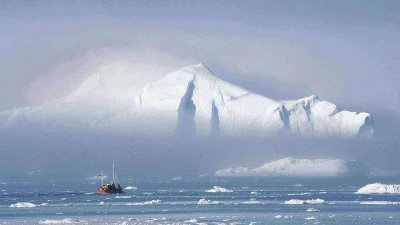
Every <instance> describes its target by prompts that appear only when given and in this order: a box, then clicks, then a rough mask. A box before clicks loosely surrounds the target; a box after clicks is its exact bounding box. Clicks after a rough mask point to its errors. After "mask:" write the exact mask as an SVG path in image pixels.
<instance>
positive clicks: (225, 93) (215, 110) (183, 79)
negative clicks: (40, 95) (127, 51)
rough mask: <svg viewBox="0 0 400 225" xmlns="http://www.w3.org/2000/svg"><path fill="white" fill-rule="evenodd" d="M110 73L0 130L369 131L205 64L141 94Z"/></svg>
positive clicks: (16, 114) (366, 120)
mask: <svg viewBox="0 0 400 225" xmlns="http://www.w3.org/2000/svg"><path fill="white" fill-rule="evenodd" d="M113 73H123V71H122V72H121V70H118V68H117V69H108V70H107V72H104V71H102V70H100V71H99V72H98V73H96V74H94V75H92V76H90V77H89V78H87V79H86V80H85V81H84V82H83V83H82V85H81V86H80V88H79V89H78V90H76V91H75V92H73V93H72V94H71V95H69V96H67V97H65V98H61V99H58V100H55V101H50V102H46V103H43V104H41V105H37V106H32V107H24V108H19V109H14V110H8V111H3V112H0V128H1V129H2V130H4V129H13V130H15V129H26V128H31V127H37V126H40V127H45V128H46V127H52V128H59V127H63V128H74V129H90V130H96V131H98V130H102V131H107V132H123V133H125V134H126V133H143V134H152V135H167V136H183V137H188V138H189V137H228V138H230V137H241V138H245V137H256V138H267V137H272V136H278V135H281V134H291V135H299V136H303V137H304V136H305V137H342V138H349V137H356V136H368V137H369V136H372V135H373V132H374V127H373V119H372V117H371V115H370V114H368V113H364V112H363V113H356V112H350V111H344V110H341V109H340V108H338V107H337V106H336V105H334V104H332V103H329V102H326V101H323V100H320V99H319V98H318V97H317V96H315V95H312V96H310V97H306V98H303V99H300V100H295V101H278V100H273V99H270V98H268V97H265V96H261V95H258V94H255V93H252V92H250V91H249V90H246V89H243V88H241V87H238V86H236V85H233V84H231V83H228V82H226V81H223V80H221V79H219V78H217V77H216V76H214V75H213V73H212V72H211V71H210V70H209V69H207V67H205V66H204V65H203V64H198V65H193V66H188V67H183V68H182V69H181V70H179V71H177V72H173V73H169V74H167V75H166V76H165V77H163V78H162V79H160V80H157V81H155V82H152V83H149V84H147V85H145V87H144V88H143V90H142V91H141V92H138V91H135V90H134V89H135V84H134V82H135V81H134V80H132V79H131V80H130V81H129V82H123V81H118V80H115V79H116V78H115V79H113V78H114V77H121V76H114V75H115V74H113ZM124 75H126V74H124ZM127 76H129V74H128V75H127ZM125 77H126V76H125ZM137 93H139V94H137Z"/></svg>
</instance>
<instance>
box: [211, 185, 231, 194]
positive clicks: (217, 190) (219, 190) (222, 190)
mask: <svg viewBox="0 0 400 225" xmlns="http://www.w3.org/2000/svg"><path fill="white" fill-rule="evenodd" d="M206 192H210V193H230V192H233V191H232V190H229V189H226V188H223V187H221V186H214V187H213V188H212V189H209V190H206Z"/></svg>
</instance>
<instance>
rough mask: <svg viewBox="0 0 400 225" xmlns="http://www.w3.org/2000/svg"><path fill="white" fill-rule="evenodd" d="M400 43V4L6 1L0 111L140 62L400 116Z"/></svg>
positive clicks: (1, 24) (0, 22)
mask: <svg viewBox="0 0 400 225" xmlns="http://www.w3.org/2000/svg"><path fill="white" fill-rule="evenodd" d="M399 40H400V2H399V1H129V2H128V1H1V2H0V76H1V83H0V110H4V109H10V108H14V107H19V106H24V105H30V104H38V103H40V102H43V101H45V100H48V99H54V98H56V97H60V96H63V95H65V94H67V93H69V92H71V90H73V89H75V88H76V87H77V86H78V85H79V83H80V82H81V81H82V80H83V79H84V78H86V77H87V76H89V75H90V73H91V72H93V71H94V70H96V69H97V68H98V67H100V66H102V65H103V64H107V63H109V62H112V61H115V60H130V61H132V63H138V64H140V65H141V66H142V67H146V66H148V67H154V66H155V65H156V66H157V67H158V70H155V71H157V72H159V71H165V72H166V71H168V70H173V69H178V68H179V67H180V66H184V65H187V64H194V63H198V62H204V63H205V64H206V65H207V66H208V67H209V68H211V70H213V71H214V72H215V73H216V74H217V75H219V76H220V77H222V78H224V79H226V80H228V81H231V82H233V83H236V84H239V85H241V86H244V87H246V88H248V89H250V90H252V91H254V92H257V93H260V94H264V95H267V96H270V97H272V98H277V99H287V98H301V97H304V96H308V95H311V94H317V95H319V96H320V97H321V98H322V99H326V100H328V101H331V102H334V103H336V104H338V105H339V106H342V107H343V108H348V109H350V110H355V111H368V112H372V113H373V114H385V115H386V114H390V116H391V117H392V116H395V115H397V114H398V112H400V110H399V109H400V91H399V89H400V64H399V63H398V62H399V60H400V41H399ZM144 71H146V70H144ZM142 76H143V77H146V76H147V74H146V73H145V72H144V73H143V75H142ZM138 79H139V78H138ZM395 117H396V116H395Z"/></svg>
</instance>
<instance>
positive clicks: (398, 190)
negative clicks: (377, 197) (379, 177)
mask: <svg viewBox="0 0 400 225" xmlns="http://www.w3.org/2000/svg"><path fill="white" fill-rule="evenodd" d="M357 194H400V184H381V183H373V184H368V185H365V186H364V187H362V188H360V189H358V191H357Z"/></svg>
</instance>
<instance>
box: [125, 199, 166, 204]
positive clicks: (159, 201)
mask: <svg viewBox="0 0 400 225" xmlns="http://www.w3.org/2000/svg"><path fill="white" fill-rule="evenodd" d="M161 203H162V201H161V200H160V199H156V200H150V201H145V202H129V203H127V204H126V205H157V204H161Z"/></svg>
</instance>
